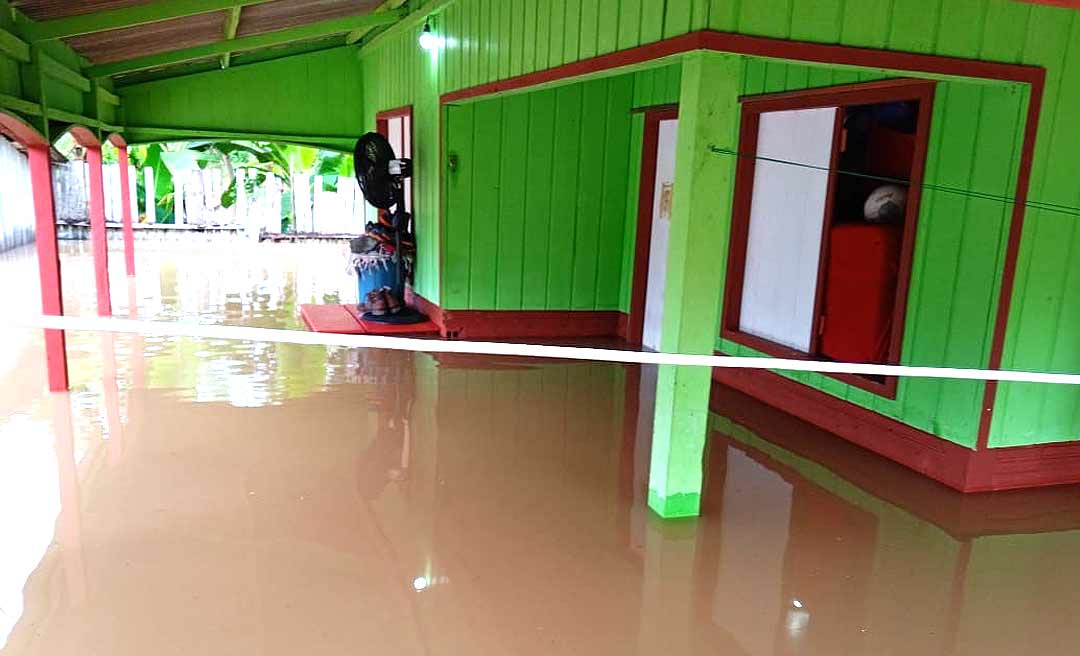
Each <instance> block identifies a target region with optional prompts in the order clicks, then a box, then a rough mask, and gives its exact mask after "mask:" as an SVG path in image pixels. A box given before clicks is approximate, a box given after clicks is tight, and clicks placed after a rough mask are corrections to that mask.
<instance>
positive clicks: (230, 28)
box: [221, 5, 244, 70]
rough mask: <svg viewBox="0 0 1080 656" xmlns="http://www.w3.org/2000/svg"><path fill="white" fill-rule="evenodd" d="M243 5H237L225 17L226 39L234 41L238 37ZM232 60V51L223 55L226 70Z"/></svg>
mask: <svg viewBox="0 0 1080 656" xmlns="http://www.w3.org/2000/svg"><path fill="white" fill-rule="evenodd" d="M243 9H244V8H243V7H241V6H239V5H237V6H235V7H233V8H232V9H231V10H230V11H229V15H228V16H227V17H226V18H225V30H224V33H225V40H226V41H232V40H233V39H235V38H236V29H237V28H238V27H240V12H241V11H243ZM230 60H232V52H226V53H225V54H223V55H222V56H221V69H222V70H225V69H226V68H228V67H229V62H230Z"/></svg>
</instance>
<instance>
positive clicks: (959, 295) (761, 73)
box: [717, 58, 1027, 447]
mask: <svg viewBox="0 0 1080 656" xmlns="http://www.w3.org/2000/svg"><path fill="white" fill-rule="evenodd" d="M882 77H887V75H885V74H883V73H879V72H869V71H867V72H859V71H855V70H830V69H829V68H826V67H816V66H805V65H800V64H796V63H785V62H780V61H775V60H773V61H765V60H761V59H753V58H747V60H746V66H745V68H744V79H743V85H742V93H743V94H744V95H754V94H759V93H770V92H777V91H791V90H797V89H806V88H811V87H822V86H832V85H836V84H847V83H853V82H868V81H871V80H875V79H880V78H882ZM1026 100H1027V96H1026V93H1024V91H1023V89H1022V88H1021V87H1020V86H1019V85H1013V84H984V83H974V82H971V83H966V82H960V81H943V82H939V84H938V87H937V92H936V96H935V103H934V110H933V116H932V118H931V136H930V144H929V148H928V152H927V162H926V164H927V166H926V174H925V184H926V187H925V189H924V191H923V199H922V204H921V207H920V214H919V221H918V225H917V233H916V242H915V253H914V267H913V270H912V278H911V287H910V291H909V297H908V314H907V321H906V322H905V325H904V346H903V350H902V360H901V362H902V364H911V365H937V366H948V367H974V368H978V367H985V366H986V365H987V363H988V361H989V356H990V340H991V336H992V332H993V317H994V315H995V313H996V310H997V299H998V292H999V289H1000V287H999V284H998V283H999V281H1000V274H1001V270H1002V267H1003V262H1004V254H1005V253H1004V248H1005V243H1006V237H1007V232H1008V224H1007V219H1008V216H1009V213H1010V212H1011V208H1012V206H1011V204H1010V203H1008V202H1006V201H1004V200H990V199H988V198H986V196H993V197H998V198H1008V197H1011V195H1012V193H1013V190H1014V182H1015V180H1016V173H1017V170H1018V167H1019V160H1018V158H1019V151H1020V139H1021V138H1022V126H1023V116H1024V112H1025V110H1026ZM976 152H978V153H979V156H978V157H974V156H973V153H976ZM969 189H971V190H975V191H977V192H978V193H979V194H981V195H982V196H981V197H978V198H972V197H970V196H969V195H968V194H967V193H957V191H955V190H969ZM717 345H718V348H720V349H721V350H723V351H724V352H725V353H730V354H732V355H755V354H756V352H755V351H753V350H751V349H748V348H746V347H743V346H740V345H738V344H735V343H732V342H729V341H727V340H717ZM785 375H787V376H788V377H790V378H792V379H795V380H799V381H801V382H804V383H806V384H809V385H812V386H814V387H816V388H818V389H822V390H824V391H827V392H829V393H831V394H834V395H836V396H839V397H841V398H845V399H847V400H849V401H851V402H853V403H856V404H858V405H860V406H863V407H866V408H870V409H872V410H876V411H877V412H880V413H882V414H885V415H887V416H890V417H893V418H895V419H899V420H901V421H903V422H904V423H907V424H909V425H912V426H915V427H916V428H920V429H922V430H925V431H928V432H931V433H934V434H935V435H940V436H942V437H945V438H947V439H949V440H952V441H954V442H957V443H959V444H963V445H965V446H969V447H974V445H975V441H976V438H977V432H978V423H979V407H980V404H981V402H982V396H983V389H984V384H983V383H982V382H979V381H955V380H934V379H921V378H901V379H900V385H899V389H898V391H897V397H896V399H895V400H892V399H885V398H882V397H880V396H878V395H875V394H872V393H870V392H867V391H865V390H862V389H860V388H857V387H853V386H851V385H847V384H845V383H841V382H839V381H837V380H835V379H832V378H830V377H828V376H822V375H819V374H810V373H789V374H785Z"/></svg>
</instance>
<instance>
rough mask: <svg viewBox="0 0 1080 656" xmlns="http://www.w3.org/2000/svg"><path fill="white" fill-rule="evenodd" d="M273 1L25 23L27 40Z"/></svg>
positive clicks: (189, 0) (204, 2) (164, 4)
mask: <svg viewBox="0 0 1080 656" xmlns="http://www.w3.org/2000/svg"><path fill="white" fill-rule="evenodd" d="M273 1H274V0H158V1H157V2H152V3H149V4H145V5H138V6H135V7H124V8H122V9H110V10H107V11H99V12H95V13H92V14H80V15H77V16H69V17H67V18H57V19H55V20H50V21H43V22H33V21H31V22H29V23H28V24H27V25H26V34H27V37H28V38H30V39H31V40H32V41H48V40H50V39H63V38H66V37H69V36H78V35H80V34H91V33H94V32H107V31H109V30H118V29H123V28H125V27H135V26H137V25H145V24H147V23H157V22H160V21H167V20H172V19H174V18H184V17H185V16H194V15H196V14H205V13H208V12H213V11H222V10H224V9H234V8H236V7H245V6H249V5H258V4H263V3H265V2H273Z"/></svg>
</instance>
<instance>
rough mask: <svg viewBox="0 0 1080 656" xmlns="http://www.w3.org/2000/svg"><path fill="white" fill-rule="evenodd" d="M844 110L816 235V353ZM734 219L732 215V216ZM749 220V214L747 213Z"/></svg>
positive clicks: (836, 125) (839, 113) (837, 119)
mask: <svg viewBox="0 0 1080 656" xmlns="http://www.w3.org/2000/svg"><path fill="white" fill-rule="evenodd" d="M843 129H844V110H843V108H842V107H837V108H836V112H835V114H834V115H833V135H832V153H830V154H829V178H828V181H827V182H826V183H825V207H824V208H823V209H824V212H823V214H822V217H821V234H820V235H818V238H819V240H820V241H819V242H818V270H817V282H816V283H815V286H814V309H813V310H812V311H811V312H812V313H813V314H812V316H813V317H814V319H813V321H814V323H813V324H812V325H811V326H810V352H811V353H817V352H818V349H820V348H821V319H822V317H821V307H822V304H823V303H824V301H825V270H826V268H827V267H826V265H825V263H826V262H828V261H829V228H830V227H831V226H832V222H833V214H834V212H835V211H836V169H837V168H838V167H839V165H840V145H841V143H840V141H841V139H842V138H843V135H842V132H843ZM733 219H734V217H733ZM747 221H749V215H747Z"/></svg>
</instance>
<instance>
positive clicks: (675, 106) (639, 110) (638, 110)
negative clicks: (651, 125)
mask: <svg viewBox="0 0 1080 656" xmlns="http://www.w3.org/2000/svg"><path fill="white" fill-rule="evenodd" d="M652 112H675V113H676V114H678V113H679V103H664V104H662V105H646V106H643V107H634V108H633V109H631V110H630V113H631V114H650V113H652Z"/></svg>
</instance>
